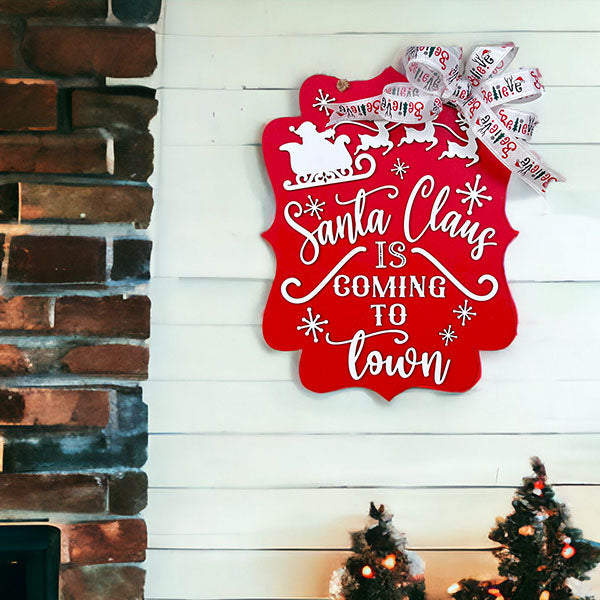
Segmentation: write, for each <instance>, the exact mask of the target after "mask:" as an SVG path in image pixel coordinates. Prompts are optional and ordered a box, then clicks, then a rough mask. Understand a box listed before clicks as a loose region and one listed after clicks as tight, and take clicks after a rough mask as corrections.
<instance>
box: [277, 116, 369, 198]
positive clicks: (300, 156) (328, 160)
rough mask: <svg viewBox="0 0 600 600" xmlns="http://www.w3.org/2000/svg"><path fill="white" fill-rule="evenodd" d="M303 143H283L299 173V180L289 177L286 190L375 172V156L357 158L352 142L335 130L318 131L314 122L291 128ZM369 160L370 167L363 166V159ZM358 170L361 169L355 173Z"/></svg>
mask: <svg viewBox="0 0 600 600" xmlns="http://www.w3.org/2000/svg"><path fill="white" fill-rule="evenodd" d="M290 131H291V132H292V133H295V134H296V135H297V136H298V137H299V138H300V139H301V140H302V143H298V142H288V143H286V144H282V145H281V146H279V149H280V150H281V151H282V152H288V153H289V155H290V165H291V168H292V171H293V172H294V173H295V175H296V181H295V183H293V182H292V181H291V180H289V179H288V180H286V181H284V183H283V187H284V188H285V189H286V190H299V189H302V188H309V187H315V186H321V185H330V184H333V183H343V182H345V181H356V180H357V179H366V178H367V177H370V176H371V175H372V174H373V173H374V172H375V159H374V158H373V157H372V156H371V155H369V154H359V155H358V156H357V157H356V159H353V158H352V156H351V155H350V153H349V152H348V150H347V148H346V145H347V144H348V143H349V142H350V138H349V137H348V136H347V135H340V136H339V137H338V138H337V139H335V140H334V141H329V140H330V139H332V138H335V130H334V129H326V130H325V131H322V132H319V131H317V127H316V125H315V124H314V123H311V122H310V121H304V123H302V124H301V125H300V126H299V127H297V128H296V127H293V126H292V127H290ZM365 161H366V162H368V163H369V165H368V167H367V169H368V170H366V171H365V170H364V169H361V165H362V163H363V162H365ZM355 169H356V170H357V172H356V173H355Z"/></svg>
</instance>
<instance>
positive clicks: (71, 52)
mask: <svg viewBox="0 0 600 600" xmlns="http://www.w3.org/2000/svg"><path fill="white" fill-rule="evenodd" d="M22 50H23V56H24V57H25V60H26V61H27V62H28V63H29V65H30V66H31V67H32V68H33V69H34V70H36V71H40V72H42V73H53V74H57V75H64V76H67V77H74V76H77V75H86V76H104V77H146V76H148V75H151V74H152V72H153V71H154V69H155V68H156V47H155V39H154V32H153V31H152V30H151V29H146V28H144V29H142V28H128V27H107V26H104V27H74V26H43V25H34V26H32V27H29V28H28V29H27V32H26V34H25V39H24V41H23V46H22Z"/></svg>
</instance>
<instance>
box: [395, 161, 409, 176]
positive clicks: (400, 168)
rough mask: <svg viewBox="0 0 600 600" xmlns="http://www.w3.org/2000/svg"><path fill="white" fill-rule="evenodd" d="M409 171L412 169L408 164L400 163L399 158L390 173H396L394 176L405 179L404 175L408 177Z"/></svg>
mask: <svg viewBox="0 0 600 600" xmlns="http://www.w3.org/2000/svg"><path fill="white" fill-rule="evenodd" d="M408 169H410V167H409V166H408V165H407V164H406V163H403V162H400V159H399V158H397V159H396V162H395V163H394V166H393V167H392V168H391V169H390V171H391V172H392V173H394V175H400V179H404V175H406V171H408Z"/></svg>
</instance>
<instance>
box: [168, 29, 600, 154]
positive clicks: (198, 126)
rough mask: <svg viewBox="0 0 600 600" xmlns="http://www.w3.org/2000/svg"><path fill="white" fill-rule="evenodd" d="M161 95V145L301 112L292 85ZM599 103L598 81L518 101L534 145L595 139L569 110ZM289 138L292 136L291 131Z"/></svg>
mask: <svg viewBox="0 0 600 600" xmlns="http://www.w3.org/2000/svg"><path fill="white" fill-rule="evenodd" d="M599 41H600V36H599ZM162 97H163V104H162V112H163V119H164V125H163V129H164V131H163V136H164V139H163V143H164V145H165V146H205V145H215V146H240V145H246V144H260V143H261V138H262V132H263V129H264V127H265V125H266V124H267V123H268V122H269V121H272V120H273V119H276V118H279V117H294V116H297V115H299V114H300V111H299V107H298V90H295V89H294V90H186V89H176V90H170V89H167V90H163V95H162ZM599 103H600V87H552V88H548V90H547V93H546V94H545V95H544V96H543V97H542V98H540V99H538V100H536V101H535V102H530V103H528V104H527V105H523V110H530V111H533V112H535V113H536V114H537V115H538V117H539V118H540V124H539V126H538V127H537V129H536V131H535V135H534V138H533V142H534V143H535V145H538V144H556V143H560V144H598V143H600V128H599V127H597V126H592V127H590V116H589V112H588V111H584V110H573V107H574V106H586V105H592V106H593V105H597V104H599ZM566 115H568V117H567V118H566ZM357 130H358V132H362V133H364V130H360V129H358V128H357ZM290 139H297V138H295V137H294V135H293V134H290Z"/></svg>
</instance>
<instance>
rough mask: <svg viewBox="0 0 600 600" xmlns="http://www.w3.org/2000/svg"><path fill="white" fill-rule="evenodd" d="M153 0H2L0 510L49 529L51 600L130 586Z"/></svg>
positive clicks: (139, 534)
mask: <svg viewBox="0 0 600 600" xmlns="http://www.w3.org/2000/svg"><path fill="white" fill-rule="evenodd" d="M159 12H160V0H112V10H111V14H110V15H109V6H108V0H0V242H1V243H0V264H1V269H0V376H1V377H2V380H3V381H2V382H0V432H1V434H2V435H3V437H4V439H5V452H4V471H3V473H2V474H1V475H0V519H46V518H47V519H49V520H50V522H52V523H54V524H56V525H57V526H58V527H60V529H61V531H62V563H63V565H62V569H61V598H62V600H75V599H76V600H87V599H90V600H91V599H94V600H117V599H119V600H134V599H141V598H143V587H144V571H143V569H142V568H141V567H140V566H139V564H138V563H141V562H143V561H144V559H145V549H146V528H145V524H144V521H143V519H141V518H140V517H139V512H140V511H141V510H142V509H143V508H144V507H145V505H146V498H147V478H146V475H145V473H144V472H143V470H142V469H143V466H144V463H145V461H146V453H147V418H146V406H145V405H144V403H143V401H142V393H141V389H140V387H139V386H138V385H137V384H136V382H137V381H139V380H142V379H145V377H146V375H147V366H148V347H147V338H148V336H149V334H150V331H149V322H150V301H149V299H148V298H147V297H146V295H145V293H146V290H145V286H146V282H147V280H148V279H149V261H150V253H151V247H152V245H151V242H150V241H149V240H148V239H147V235H146V232H145V231H144V229H145V228H147V227H148V225H149V222H150V215H151V212H152V204H153V198H152V188H151V187H150V186H149V185H148V183H147V180H148V177H149V176H150V175H151V173H152V170H153V139H152V136H151V135H150V133H149V132H148V124H149V121H150V120H151V119H152V117H153V116H154V115H155V114H156V110H157V102H156V100H155V98H154V96H155V92H154V90H153V89H149V88H146V87H139V86H131V85H126V84H127V82H126V81H124V82H123V84H124V85H122V86H117V87H115V86H113V87H108V86H107V85H106V77H112V78H128V77H136V78H138V77H145V76H148V75H150V74H151V73H152V72H153V71H154V69H155V67H156V54H155V36H154V32H153V31H152V29H151V28H149V27H148V24H149V23H153V22H156V20H157V19H158V15H159Z"/></svg>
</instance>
